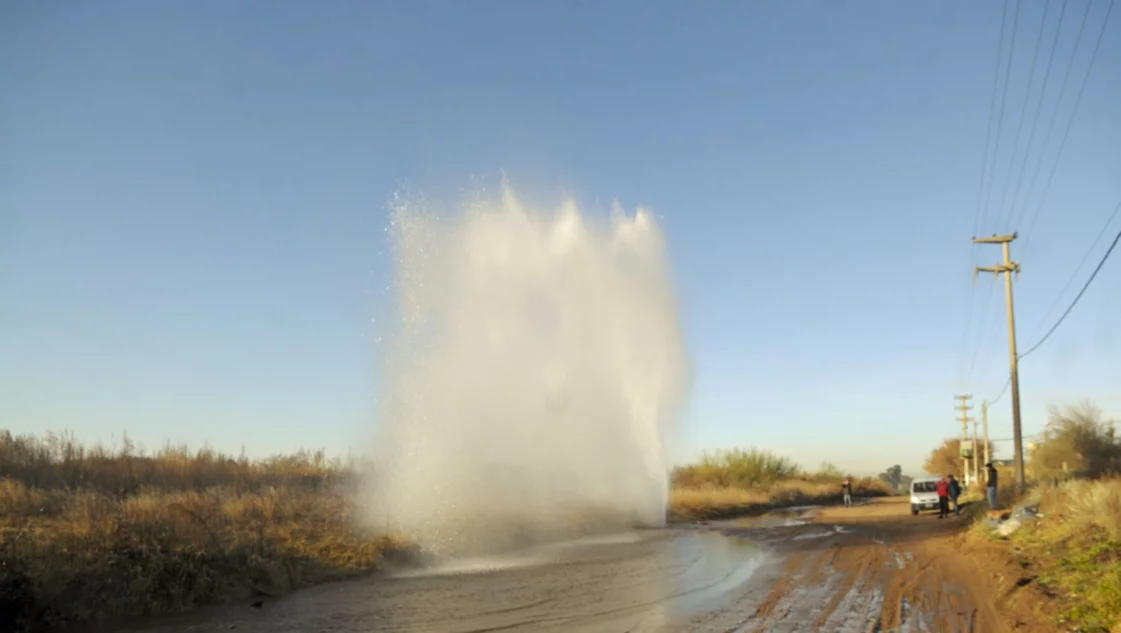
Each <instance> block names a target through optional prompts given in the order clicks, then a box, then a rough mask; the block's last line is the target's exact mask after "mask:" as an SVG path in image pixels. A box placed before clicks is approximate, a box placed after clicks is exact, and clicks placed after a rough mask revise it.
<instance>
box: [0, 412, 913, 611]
mask: <svg viewBox="0 0 1121 633" xmlns="http://www.w3.org/2000/svg"><path fill="white" fill-rule="evenodd" d="M363 468H364V466H363V465H359V464H354V463H343V462H341V461H339V460H329V459H327V458H326V457H325V456H324V454H323V453H322V452H299V453H295V454H292V455H283V456H276V457H272V458H269V459H262V460H253V459H249V458H247V457H245V456H244V455H240V456H235V455H228V454H223V453H221V452H219V451H215V450H213V449H210V448H205V447H204V448H202V449H198V450H188V449H187V448H185V447H176V446H167V447H164V448H162V449H159V450H156V451H144V450H142V449H138V448H137V447H135V446H134V445H133V444H132V443H131V442H129V441H128V439H127V437H126V438H125V439H124V440H123V441H122V442H121V443H120V446H119V447H116V448H113V449H108V448H105V447H102V446H92V447H90V446H83V445H82V444H80V443H79V442H77V441H75V439H74V438H73V437H71V436H68V435H61V434H46V435H44V436H41V437H37V436H15V435H12V434H11V433H9V432H7V431H4V430H0V631H40V630H49V629H52V628H56V627H65V626H68V625H83V624H92V623H99V622H106V621H108V622H114V621H120V620H123V619H128V618H131V617H134V616H148V615H156V614H165V613H172V612H177V611H183V610H187V609H190V608H192V607H196V606H199V605H203V604H209V603H216V602H223V601H228V600H231V599H245V598H251V599H253V600H256V599H257V598H258V597H260V596H266V595H276V594H280V593H283V592H286V591H290V590H292V589H295V588H299V587H304V586H308V585H312V584H315V583H319V582H324V581H328V580H333V579H340V578H345V577H348V576H352V575H356V574H363V573H369V572H371V571H373V570H376V569H379V568H381V567H383V566H384V565H385V564H386V563H391V562H402V563H406V562H408V561H411V560H415V558H416V555H417V553H418V552H417V551H416V550H415V548H414V547H413V546H411V545H410V544H409V543H408V541H407V539H406V538H404V537H403V536H400V535H392V534H388V535H387V534H385V533H380V532H372V531H369V530H367V529H364V528H362V527H361V522H359V521H357V520H356V519H357V517H358V516H359V515H360V514H361V511H362V508H360V507H358V506H357V505H356V499H357V498H358V496H357V495H356V494H354V493H355V492H356V490H357V487H358V483H359V473H360V471H361V470H362V469H363ZM897 471H898V469H895V470H892V469H888V471H887V472H886V473H885V474H883V475H881V477H880V478H877V479H870V478H863V479H856V478H853V484H854V485H853V488H854V490H853V493H854V496H855V497H856V498H857V499H859V498H861V497H866V496H881V495H886V494H890V492H891V489H892V486H891V485H890V484H889V483H885V482H887V481H890V480H892V478H896V479H897V478H898V476H899V475H900V473H899V472H897ZM844 476H845V473H843V472H842V471H840V470H839V469H837V468H836V467H834V466H832V465H830V464H822V466H821V467H820V468H819V469H818V470H817V471H816V472H805V471H804V470H803V469H801V468H799V467H798V466H797V465H796V464H795V463H793V462H792V461H791V460H789V459H786V458H783V457H779V456H776V455H774V454H773V453H770V452H767V451H758V450H733V451H726V452H720V453H713V454H710V455H706V456H705V457H704V458H703V459H701V460H700V461H699V462H697V463H696V464H693V465H689V466H685V467H681V468H678V469H676V470H675V472H674V473H673V490H672V492H671V499H670V508H669V514H670V518H671V519H678V520H680V519H686V520H695V519H711V518H717V517H726V516H733V515H737V514H753V513H759V512H764V511H766V510H770V509H774V508H780V507H787V506H793V505H802V504H813V503H839V502H840V500H841V480H842V479H843V478H844Z"/></svg>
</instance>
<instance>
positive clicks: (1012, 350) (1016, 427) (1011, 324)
mask: <svg viewBox="0 0 1121 633" xmlns="http://www.w3.org/2000/svg"><path fill="white" fill-rule="evenodd" d="M1014 239H1016V234H1015V233H1013V234H1012V235H994V236H992V237H975V238H973V243H974V244H1000V245H1001V248H1002V249H1003V251H1004V261H1003V262H1002V263H1000V264H997V265H996V266H978V267H977V268H975V269H974V271H973V275H974V277H976V275H977V273H979V272H986V273H993V274H994V275H999V274H1001V273H1003V274H1004V297H1005V300H1006V303H1007V304H1008V357H1009V360H1010V362H1011V376H1009V379H1010V381H1011V383H1012V442H1013V443H1014V444H1015V447H1014V448H1015V451H1016V484H1017V485H1018V486H1019V487H1020V490H1021V491H1022V490H1023V489H1024V486H1025V482H1024V438H1023V436H1022V434H1021V430H1020V368H1019V362H1018V361H1019V355H1018V354H1017V353H1016V311H1015V309H1014V307H1013V303H1012V273H1019V272H1020V265H1019V264H1017V263H1016V262H1014V261H1012V255H1011V252H1010V247H1009V245H1010V244H1011V243H1012V240H1014Z"/></svg>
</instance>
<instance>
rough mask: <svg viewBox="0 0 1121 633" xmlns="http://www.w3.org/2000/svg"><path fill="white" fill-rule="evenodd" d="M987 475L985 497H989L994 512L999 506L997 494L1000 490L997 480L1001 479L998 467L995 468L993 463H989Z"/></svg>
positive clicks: (986, 470)
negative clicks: (997, 470)
mask: <svg viewBox="0 0 1121 633" xmlns="http://www.w3.org/2000/svg"><path fill="white" fill-rule="evenodd" d="M985 474H986V475H987V476H988V482H987V484H986V487H985V496H987V497H988V499H989V508H990V509H992V510H996V506H997V494H996V492H997V490H998V488H997V483H998V482H997V479H998V478H999V475H998V474H997V472H996V467H994V466H993V463H992V462H989V463H987V464H985Z"/></svg>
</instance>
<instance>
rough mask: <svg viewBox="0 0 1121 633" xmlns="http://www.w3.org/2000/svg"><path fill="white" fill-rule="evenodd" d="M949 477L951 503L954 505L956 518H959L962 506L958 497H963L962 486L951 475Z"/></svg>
mask: <svg viewBox="0 0 1121 633" xmlns="http://www.w3.org/2000/svg"><path fill="white" fill-rule="evenodd" d="M949 477H950V501H952V502H953V503H954V516H956V517H959V516H961V505H960V504H958V497H961V484H960V483H958V480H957V479H955V478H954V476H953V475H949Z"/></svg>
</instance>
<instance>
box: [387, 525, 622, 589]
mask: <svg viewBox="0 0 1121 633" xmlns="http://www.w3.org/2000/svg"><path fill="white" fill-rule="evenodd" d="M642 539H643V534H641V533H639V532H623V533H618V534H605V535H598V536H588V537H584V538H578V539H571V540H567V541H557V542H554V543H546V544H544V545H539V546H535V547H530V548H526V549H524V550H520V551H517V552H511V553H509V554H496V555H490V556H472V557H466V558H456V559H449V560H446V561H438V562H434V563H432V564H429V565H426V566H424V567H420V568H416V569H408V570H404V571H400V572H397V573H395V574H392V575H390V577H391V578H423V577H426V576H451V575H466V574H483V573H489V572H497V571H503V570H508V569H518V568H523V567H533V566H539V565H551V564H558V563H563V562H572V561H577V560H581V559H584V558H590V557H595V555H596V553H597V552H596V550H598V549H600V548H604V547H610V546H619V545H626V544H631V543H638V542H640V541H641V540H642Z"/></svg>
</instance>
